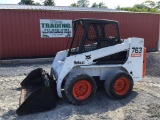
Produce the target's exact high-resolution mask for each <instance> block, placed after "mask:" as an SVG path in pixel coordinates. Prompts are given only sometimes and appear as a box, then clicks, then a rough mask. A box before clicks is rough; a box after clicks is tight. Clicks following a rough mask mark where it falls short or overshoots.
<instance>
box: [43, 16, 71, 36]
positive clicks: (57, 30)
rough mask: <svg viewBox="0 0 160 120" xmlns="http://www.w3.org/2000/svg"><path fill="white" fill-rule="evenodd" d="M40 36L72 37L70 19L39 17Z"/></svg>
mask: <svg viewBox="0 0 160 120" xmlns="http://www.w3.org/2000/svg"><path fill="white" fill-rule="evenodd" d="M40 29H41V38H58V37H72V20H57V19H40Z"/></svg>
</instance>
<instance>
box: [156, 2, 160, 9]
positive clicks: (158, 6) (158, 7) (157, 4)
mask: <svg viewBox="0 0 160 120" xmlns="http://www.w3.org/2000/svg"><path fill="white" fill-rule="evenodd" d="M156 8H157V9H160V1H158V2H156Z"/></svg>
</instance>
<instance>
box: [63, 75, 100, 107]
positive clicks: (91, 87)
mask: <svg viewBox="0 0 160 120" xmlns="http://www.w3.org/2000/svg"><path fill="white" fill-rule="evenodd" d="M82 82H83V83H84V84H82V85H83V86H82V85H81V83H82ZM85 83H86V84H85ZM87 85H88V86H87ZM77 86H78V87H77ZM84 86H85V87H84ZM86 86H87V87H86ZM81 88H82V89H83V90H84V89H85V90H84V91H85V92H87V93H85V94H84V95H87V96H84V95H79V96H76V95H77V94H79V93H80V92H79V91H78V90H79V89H81ZM86 88H87V89H86ZM96 88H97V87H96V83H95V80H94V79H93V78H92V77H90V76H88V75H85V74H82V75H77V76H76V77H74V78H73V79H68V80H66V82H65V86H64V89H65V90H64V93H65V97H66V98H67V100H68V101H69V102H70V103H71V104H74V105H83V104H87V103H88V102H90V101H91V100H92V98H93V97H94V96H95V93H96ZM86 90H87V91H86ZM77 91H78V93H76V92H77ZM81 92H82V90H81ZM80 98H81V99H80ZM82 98H83V99H82Z"/></svg>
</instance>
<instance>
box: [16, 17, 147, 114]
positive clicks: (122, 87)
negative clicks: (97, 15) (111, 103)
mask: <svg viewBox="0 0 160 120" xmlns="http://www.w3.org/2000/svg"><path fill="white" fill-rule="evenodd" d="M73 29H74V34H73V38H72V40H71V42H70V44H69V48H68V49H67V50H64V51H60V52H58V53H57V54H56V56H55V58H54V61H53V63H52V66H51V71H50V74H47V73H46V72H45V71H44V70H43V69H42V68H38V69H36V70H33V71H32V72H31V73H29V75H28V76H27V77H26V78H25V79H24V80H23V81H22V82H21V86H22V92H21V97H20V106H19V108H18V109H17V111H16V113H17V114H18V115H24V114H30V113H35V112H42V111H47V110H50V109H53V108H54V107H56V102H57V100H58V98H59V97H60V98H61V97H65V98H66V99H67V100H68V101H69V102H70V103H71V104H74V105H83V104H87V103H88V102H90V101H91V100H92V98H93V97H94V96H95V93H96V89H97V84H96V83H97V81H104V82H103V83H104V88H105V91H106V93H107V94H108V95H109V96H110V97H112V98H114V99H119V98H125V97H126V96H128V95H129V94H130V93H131V91H132V88H133V82H134V81H140V80H142V78H143V77H144V75H145V71H146V49H145V48H144V40H143V39H142V38H128V39H124V40H121V39H120V34H119V26H118V22H117V21H111V20H98V19H77V20H75V21H73Z"/></svg>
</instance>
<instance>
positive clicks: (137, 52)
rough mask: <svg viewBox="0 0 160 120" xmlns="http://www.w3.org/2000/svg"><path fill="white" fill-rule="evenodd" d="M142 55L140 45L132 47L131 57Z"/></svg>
mask: <svg viewBox="0 0 160 120" xmlns="http://www.w3.org/2000/svg"><path fill="white" fill-rule="evenodd" d="M141 56H142V47H132V54H131V57H141Z"/></svg>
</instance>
